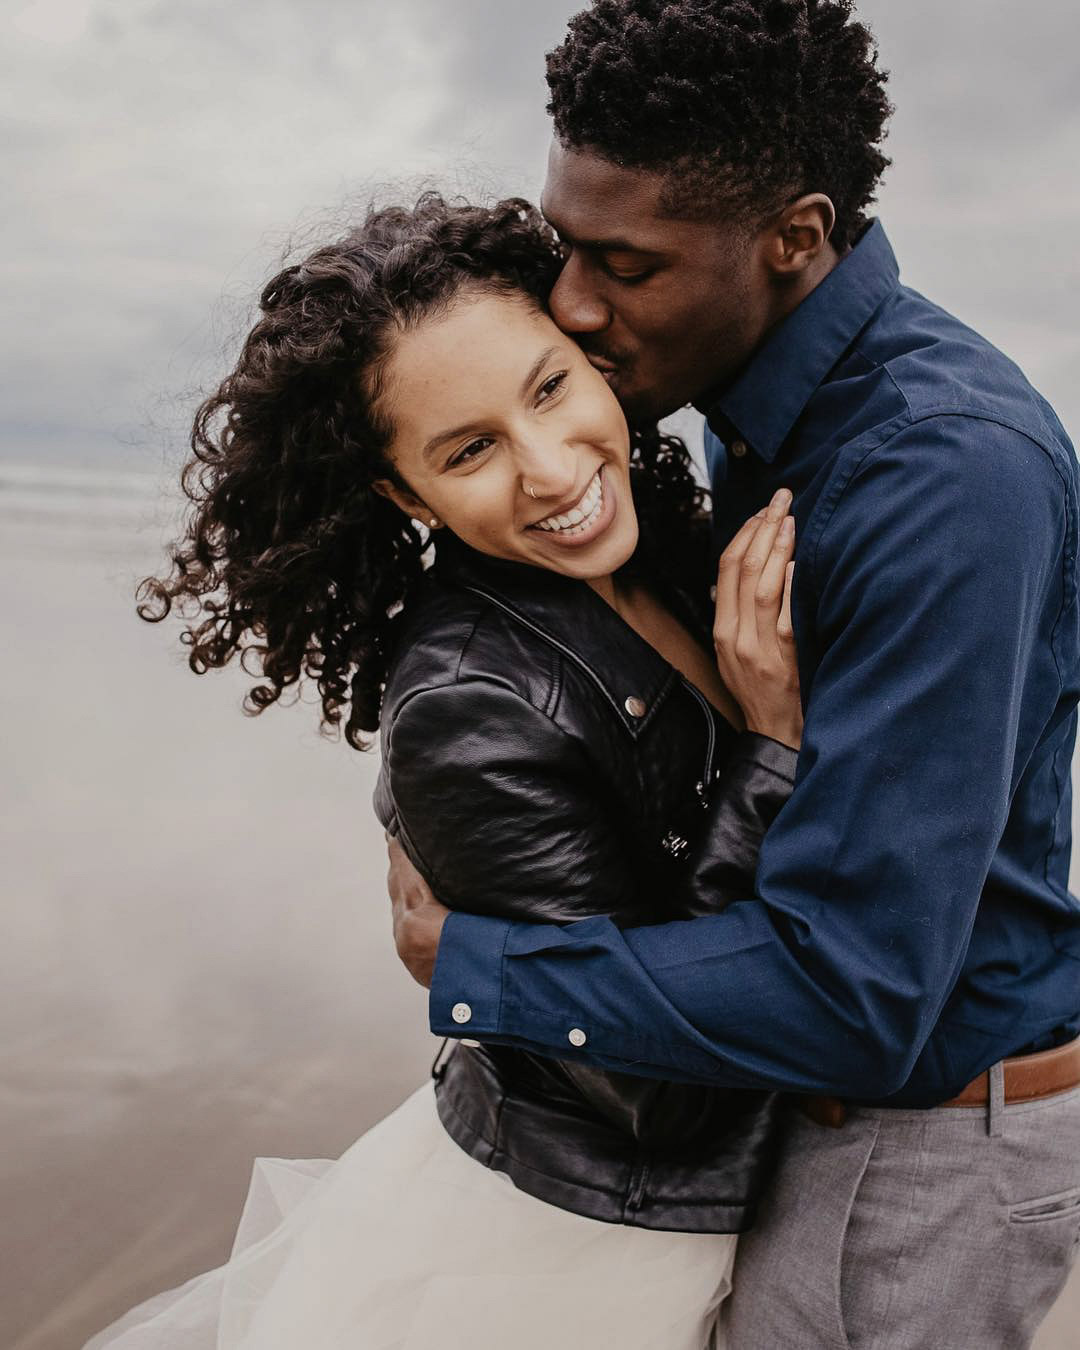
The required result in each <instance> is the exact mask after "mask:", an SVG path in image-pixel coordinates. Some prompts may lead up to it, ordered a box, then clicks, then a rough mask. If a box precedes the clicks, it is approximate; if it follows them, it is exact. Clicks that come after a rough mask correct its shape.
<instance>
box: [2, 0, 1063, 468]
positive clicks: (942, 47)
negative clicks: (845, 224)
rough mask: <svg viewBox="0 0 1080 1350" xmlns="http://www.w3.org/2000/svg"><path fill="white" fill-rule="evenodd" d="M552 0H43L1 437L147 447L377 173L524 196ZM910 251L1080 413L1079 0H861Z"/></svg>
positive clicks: (33, 8)
mask: <svg viewBox="0 0 1080 1350" xmlns="http://www.w3.org/2000/svg"><path fill="white" fill-rule="evenodd" d="M580 7H581V3H580V0H578V3H574V2H573V0H571V3H564V2H562V0H536V2H535V3H525V2H524V0H441V2H440V0H378V2H376V0H359V2H358V0H352V3H345V2H344V0H303V3H301V0H260V2H259V3H257V4H256V3H253V0H233V2H232V3H230V4H227V5H226V4H222V3H220V0H213V2H212V3H211V2H210V0H168V3H159V2H158V0H33V2H31V3H25V4H24V3H20V0H14V4H13V5H9V7H8V9H7V13H8V14H9V16H10V17H8V18H7V19H6V20H5V21H4V29H5V30H6V31H5V32H4V42H3V48H2V51H3V54H2V55H0V91H2V92H0V100H2V102H0V110H2V119H3V146H4V149H3V160H4V184H5V189H6V196H7V202H8V205H7V209H6V210H5V213H4V215H5V218H6V224H5V230H6V233H7V240H6V246H5V247H4V249H3V252H2V259H0V267H2V285H3V295H4V299H5V302H6V303H5V311H6V319H7V321H6V323H5V324H4V326H3V330H2V332H0V396H2V399H3V411H2V414H0V418H2V421H0V445H2V447H3V453H4V454H5V456H6V457H7V458H9V459H18V460H23V461H26V460H34V459H38V458H48V459H54V458H63V459H77V460H85V459H96V458H98V457H102V458H105V457H107V458H109V459H110V460H113V459H116V458H118V457H120V456H122V457H123V458H124V459H128V460H133V459H134V458H135V457H136V456H138V457H139V458H141V460H142V461H143V462H145V463H146V464H147V467H151V468H152V467H156V466H158V465H159V464H160V459H161V451H162V448H163V446H164V445H165V444H166V443H169V442H171V443H172V444H173V445H175V443H176V438H177V433H178V431H179V430H180V429H181V428H182V426H183V422H184V418H185V417H186V416H187V414H188V412H189V409H190V406H191V404H190V396H188V395H187V391H189V390H190V389H191V388H192V387H193V386H195V385H197V384H199V383H200V382H206V381H207V380H209V379H210V378H211V377H212V376H213V375H215V374H218V373H220V372H221V371H222V370H223V369H224V368H225V364H224V363H225V360H226V359H227V354H228V351H229V350H231V342H232V339H233V337H234V336H235V333H236V331H237V330H238V328H239V327H240V326H241V325H242V324H243V322H244V321H245V319H246V317H247V315H248V314H249V312H250V309H249V305H250V300H251V297H252V295H253V293H254V291H255V290H256V289H257V287H258V284H259V282H260V281H261V280H262V279H263V278H264V277H265V275H266V274H267V272H268V271H269V270H270V269H271V268H272V267H273V265H274V262H275V260H276V258H277V257H279V256H280V253H281V250H282V248H283V246H284V244H285V242H286V240H287V239H288V237H289V236H290V234H291V233H293V232H294V231H296V230H297V229H300V230H305V229H306V230H307V231H309V232H316V233H317V232H318V231H319V230H320V229H321V228H325V227H326V226H327V223H328V222H334V223H336V222H339V221H340V220H341V218H342V216H343V214H344V213H345V212H346V211H347V209H348V204H349V203H350V202H355V201H357V200H362V199H363V197H364V195H365V193H366V192H367V191H368V190H370V187H371V186H372V184H374V183H377V182H379V181H382V180H386V179H395V180H406V181H407V180H412V179H414V178H415V177H416V176H418V175H431V174H435V175H439V176H440V177H441V178H442V180H443V181H444V182H448V183H449V184H450V185H451V186H457V187H461V188H463V189H465V190H468V191H470V192H481V191H484V190H488V191H497V192H507V191H520V192H525V193H527V194H530V195H533V196H535V195H536V194H537V193H538V192H539V187H540V184H541V182H542V177H543V159H544V151H545V146H546V143H547V137H548V126H547V119H546V116H545V113H544V103H545V86H544V83H543V53H544V52H545V50H547V49H548V48H549V47H551V46H553V45H554V44H555V43H556V42H557V41H558V40H559V38H560V35H561V33H562V31H563V28H564V26H565V21H566V19H567V17H568V16H569V15H570V14H572V13H574V12H575V11H576V10H577V9H578V8H580ZM861 11H862V13H863V15H864V17H865V18H866V19H867V20H868V21H869V22H870V23H871V24H872V26H873V27H874V29H875V32H876V33H877V35H878V38H879V41H880V45H881V48H882V59H883V63H884V64H885V65H886V66H887V67H888V68H889V69H891V71H892V72H893V82H892V91H893V98H894V101H895V102H896V104H897V115H896V118H895V119H894V123H893V133H892V136H891V137H890V142H889V150H890V153H891V154H892V155H893V158H894V160H895V164H894V167H893V169H892V170H891V171H890V173H889V175H888V178H887V181H886V186H885V189H884V191H883V193H882V197H881V214H882V216H883V218H884V221H885V224H886V227H887V228H888V229H889V232H890V234H891V236H892V238H893V242H894V244H895V245H896V247H897V250H898V252H899V254H900V259H901V265H902V267H903V270H904V275H905V279H906V280H907V281H908V282H909V283H910V284H912V285H915V286H917V287H918V288H919V289H921V290H924V291H927V292H929V293H930V294H931V295H932V296H933V297H934V299H936V300H938V301H939V302H940V303H942V304H944V305H945V306H946V307H947V308H950V309H953V310H954V311H957V312H958V313H959V314H960V315H961V316H962V317H963V318H965V319H966V320H967V321H969V322H971V323H972V324H974V326H976V327H977V328H980V329H981V330H982V331H983V332H985V333H986V334H987V335H988V336H989V337H991V338H992V339H993V340H995V341H997V342H998V343H1000V344H1001V345H1002V346H1004V347H1005V348H1006V349H1007V350H1008V351H1009V352H1010V354H1011V355H1013V356H1014V357H1015V358H1016V359H1017V360H1018V361H1019V362H1020V363H1021V365H1023V366H1024V368H1025V369H1026V370H1027V372H1028V373H1029V375H1030V376H1031V377H1032V379H1033V380H1034V381H1035V382H1036V384H1038V385H1039V386H1040V387H1041V388H1042V389H1043V391H1044V392H1045V393H1046V394H1047V395H1048V396H1049V397H1050V398H1051V399H1052V401H1054V402H1055V403H1056V405H1057V407H1058V410H1059V412H1060V413H1061V415H1062V416H1063V418H1064V420H1065V422H1066V425H1067V426H1068V427H1069V428H1070V430H1071V431H1072V433H1073V435H1074V436H1076V434H1077V433H1078V431H1080V390H1078V388H1077V381H1076V371H1077V367H1078V364H1080V337H1078V334H1077V324H1076V320H1075V315H1074V309H1075V306H1076V303H1077V298H1078V294H1080V286H1078V281H1080V262H1078V260H1077V253H1076V248H1075V239H1076V237H1077V233H1078V229H1080V176H1078V173H1077V166H1078V165H1080V97H1078V95H1077V89H1078V88H1080V78H1078V77H1080V70H1078V66H1080V58H1078V52H1080V18H1078V17H1077V14H1078V11H1077V7H1076V5H1075V3H1073V0H1029V3H1028V4H1026V5H1024V6H1023V7H1022V8H1021V7H1018V6H1017V5H1015V4H1014V3H1006V2H1005V0H903V2H902V3H896V0H891V3H890V0H866V3H864V4H863V5H862V6H861Z"/></svg>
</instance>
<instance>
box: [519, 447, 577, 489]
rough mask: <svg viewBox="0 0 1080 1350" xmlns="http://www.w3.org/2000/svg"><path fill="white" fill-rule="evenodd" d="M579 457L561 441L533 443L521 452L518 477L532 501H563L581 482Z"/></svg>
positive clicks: (521, 449)
mask: <svg viewBox="0 0 1080 1350" xmlns="http://www.w3.org/2000/svg"><path fill="white" fill-rule="evenodd" d="M578 470H579V465H578V455H577V454H576V453H575V451H574V450H573V449H572V447H571V446H569V445H567V444H566V443H565V442H561V441H554V440H552V441H534V442H532V443H530V444H529V445H526V446H522V447H521V448H520V449H519V452H518V476H519V479H520V482H521V487H522V491H523V492H525V494H526V495H527V496H529V497H535V498H536V499H537V500H539V499H540V498H554V499H556V500H562V499H564V498H565V497H567V496H568V495H569V494H570V493H572V492H573V490H574V488H575V487H577V485H578V479H579V478H580V476H581V475H580V473H579V471H578Z"/></svg>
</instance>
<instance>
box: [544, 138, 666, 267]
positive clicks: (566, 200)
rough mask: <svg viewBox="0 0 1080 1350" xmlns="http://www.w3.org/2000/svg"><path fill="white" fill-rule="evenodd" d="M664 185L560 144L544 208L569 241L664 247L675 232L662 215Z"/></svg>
mask: <svg viewBox="0 0 1080 1350" xmlns="http://www.w3.org/2000/svg"><path fill="white" fill-rule="evenodd" d="M662 187H663V184H662V180H661V179H660V177H659V175H657V174H652V173H646V172H645V171H643V170H635V169H626V168H623V167H622V166H621V165H618V164H612V163H611V161H610V160H606V159H603V158H602V157H601V156H599V155H596V154H591V153H590V152H589V151H587V150H572V149H568V148H566V147H564V146H561V145H560V144H559V143H558V141H555V142H554V143H553V145H552V148H551V153H550V154H549V156H548V173H547V181H546V182H545V184H544V190H543V193H542V195H541V198H540V209H541V210H542V211H543V213H544V215H545V216H546V217H547V219H548V220H549V221H550V223H551V224H552V225H553V226H554V228H555V229H556V230H558V232H559V233H560V234H561V235H562V236H563V237H564V238H566V239H568V240H571V241H572V242H574V243H577V244H585V245H591V246H593V247H599V248H608V249H613V250H614V249H618V248H623V249H641V248H646V249H661V248H663V247H664V246H665V244H666V243H667V242H668V241H669V240H670V239H671V238H672V234H673V231H672V221H671V220H670V219H667V218H665V216H664V215H663V213H662V211H661V205H660V199H661V194H662Z"/></svg>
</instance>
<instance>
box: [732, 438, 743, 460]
mask: <svg viewBox="0 0 1080 1350" xmlns="http://www.w3.org/2000/svg"><path fill="white" fill-rule="evenodd" d="M731 453H732V454H733V455H734V456H735V458H736V459H742V458H743V456H744V455H745V454H746V442H745V441H732V442H731Z"/></svg>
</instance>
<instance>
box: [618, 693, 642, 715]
mask: <svg viewBox="0 0 1080 1350" xmlns="http://www.w3.org/2000/svg"><path fill="white" fill-rule="evenodd" d="M623 707H624V708H625V709H626V711H627V712H628V713H629V714H630V716H631V717H644V716H645V711H646V710H645V702H644V700H643V699H640V698H634V697H633V696H631V697H630V698H628V699H627V700H626V702H625V703H624V704H623Z"/></svg>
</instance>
